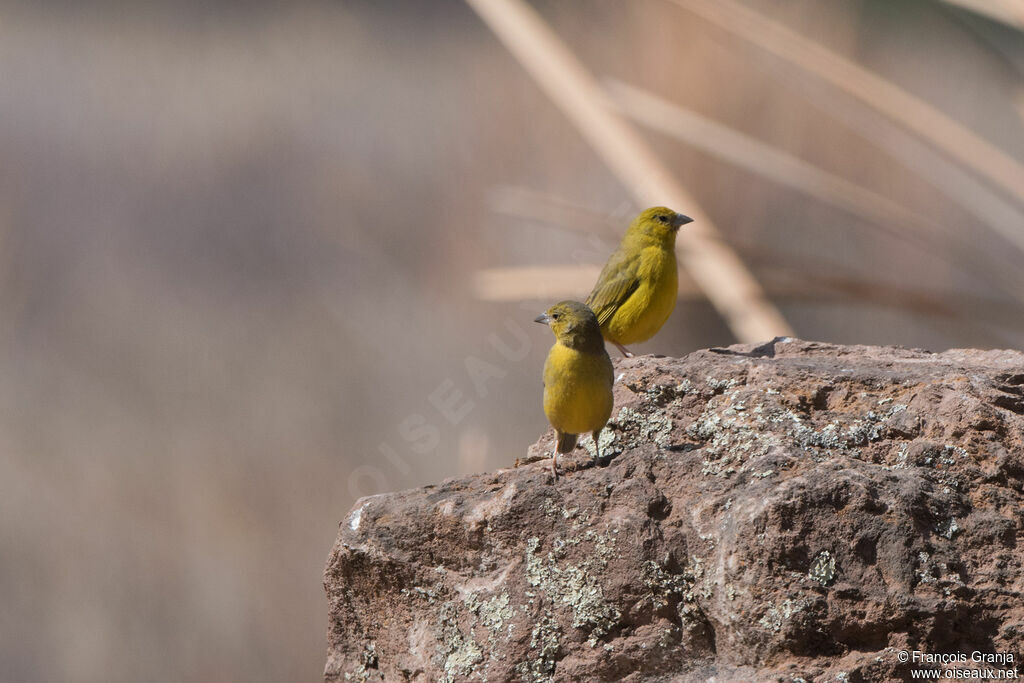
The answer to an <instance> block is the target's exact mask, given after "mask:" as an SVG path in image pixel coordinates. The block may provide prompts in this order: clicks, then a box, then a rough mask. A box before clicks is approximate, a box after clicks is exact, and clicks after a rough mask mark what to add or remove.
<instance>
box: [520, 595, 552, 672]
mask: <svg viewBox="0 0 1024 683" xmlns="http://www.w3.org/2000/svg"><path fill="white" fill-rule="evenodd" d="M561 635H562V629H561V627H560V626H559V625H558V622H557V621H555V618H554V617H553V616H552V614H551V612H550V611H545V612H544V614H543V615H542V616H541V618H540V621H538V622H537V624H536V626H534V627H533V631H532V632H531V634H530V652H531V653H532V652H535V653H536V656H531V658H530V659H529V660H527V661H525V662H520V663H519V664H517V665H516V673H518V674H519V678H520V680H522V681H524V682H525V683H546V682H547V681H552V680H554V673H555V662H557V661H558V651H559V649H560V648H561V645H559V643H558V638H559V636H561Z"/></svg>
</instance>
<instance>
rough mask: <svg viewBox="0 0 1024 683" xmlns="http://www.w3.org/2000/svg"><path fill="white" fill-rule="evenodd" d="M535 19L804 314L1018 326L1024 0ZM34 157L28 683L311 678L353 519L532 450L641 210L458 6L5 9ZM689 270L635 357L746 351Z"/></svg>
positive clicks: (14, 508) (6, 414) (899, 336)
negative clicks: (388, 499) (574, 346)
mask: <svg viewBox="0 0 1024 683" xmlns="http://www.w3.org/2000/svg"><path fill="white" fill-rule="evenodd" d="M972 6H973V9H972ZM533 7H534V8H535V9H536V10H537V11H538V12H539V14H540V16H541V17H543V19H544V21H545V22H547V23H548V24H549V25H550V27H551V28H552V29H553V31H554V32H555V34H556V35H557V36H558V39H559V40H561V41H564V43H565V45H566V46H567V48H568V49H569V50H570V51H571V53H572V54H574V55H575V57H576V58H578V59H579V60H580V61H581V62H582V63H583V64H584V65H585V66H586V69H587V70H588V71H589V72H590V74H591V75H592V76H593V77H594V78H595V79H597V81H598V82H599V83H600V84H601V87H602V88H605V89H606V90H607V92H608V93H610V97H611V100H612V101H613V102H614V103H615V107H616V108H617V111H619V113H620V115H621V116H623V120H625V121H626V122H627V124H628V125H629V126H631V127H633V128H634V129H635V130H636V131H637V132H638V133H639V134H640V136H641V138H642V140H643V141H644V142H645V143H646V144H649V145H650V147H651V149H652V150H653V152H654V154H655V155H656V157H657V159H659V160H660V162H661V163H663V164H665V165H666V166H667V168H668V170H669V171H670V172H671V174H672V176H673V177H674V178H675V180H676V181H678V183H680V184H681V185H682V186H683V187H685V189H686V190H687V191H688V192H689V193H691V195H692V197H693V199H694V202H695V203H699V208H700V210H702V211H703V212H705V213H706V214H707V215H708V216H709V217H711V219H713V221H714V224H715V225H716V226H717V227H718V229H719V230H720V231H721V233H722V235H723V238H724V240H725V242H726V243H727V244H728V245H729V246H730V247H731V248H732V249H733V250H735V252H736V253H737V254H738V255H739V256H740V258H741V259H742V260H743V262H744V263H745V264H746V265H747V266H748V267H749V268H750V270H751V272H752V274H753V275H754V277H755V278H756V280H757V281H758V282H759V283H760V284H761V286H762V287H763V288H764V289H765V291H766V292H767V295H768V297H769V299H770V300H771V301H772V302H773V303H774V304H775V305H776V306H777V307H778V309H779V311H780V312H781V314H782V315H783V316H784V317H785V319H786V321H787V322H788V323H789V325H790V326H791V327H792V328H793V329H794V330H795V332H796V333H797V334H798V335H799V336H800V337H802V338H806V339H817V340H827V341H833V342H841V343H866V344H902V345H907V346H918V347H926V348H930V349H933V350H941V349H945V348H948V347H962V346H972V347H982V348H991V347H1015V348H1020V347H1021V346H1024V315H1022V311H1024V305H1022V302H1024V285H1022V282H1024V277H1022V276H1024V273H1022V269H1021V264H1022V263H1024V260H1022V254H1024V251H1022V250H1024V191H1022V189H1021V187H1022V185H1021V180H1020V179H1021V168H1022V166H1021V165H1022V164H1024V118H1022V117H1024V77H1022V73H1024V40H1022V39H1021V26H1022V24H1024V3H1021V2H1018V1H1017V0H1003V1H1002V2H995V1H993V2H991V3H974V2H968V1H967V0H959V1H958V2H955V3H953V2H941V1H938V0H900V1H898V2H896V1H893V0H863V1H854V0H848V1H844V2H829V3H821V2H816V1H814V0H746V1H745V2H725V1H724V0H723V1H722V2H721V3H717V2H712V3H708V2H706V1H697V0H693V1H692V2H691V1H690V0H685V1H684V0H680V1H678V2H674V1H671V0H637V1H633V2H620V1H617V0H614V1H613V0H602V1H600V2H590V3H586V5H585V6H584V5H582V4H580V3H569V2H549V1H545V2H536V3H534V4H533ZM978 10H980V12H981V13H978ZM765 22H768V23H765ZM851 68H852V69H853V71H850V69H851ZM908 98H909V99H908ZM908 103H913V106H911V104H908ZM935 117H938V118H935ZM0 159H2V163H0V378H2V382H0V558H2V559H0V600H2V605H3V606H2V609H0V679H2V680H5V681H72V680H73V681H86V682H89V681H136V680H160V681H183V680H217V681H299V680H315V679H317V678H318V677H319V676H320V674H321V671H322V668H323V658H324V647H325V640H324V632H325V629H326V601H325V598H324V595H323V590H322V586H321V572H322V568H323V564H324V561H325V558H326V556H327V554H328V552H329V550H330V548H331V544H332V543H333V540H334V538H335V535H336V531H337V524H338V523H339V521H341V520H343V519H344V518H345V516H346V514H347V512H348V511H349V509H350V508H351V506H352V504H353V502H354V501H355V499H356V498H357V497H358V496H361V495H367V494H372V493H377V492H382V491H387V490H394V489H399V488H406V487H411V486H418V485H422V484H425V483H427V482H435V481H439V480H442V479H444V478H447V477H452V476H458V475H463V474H467V473H471V472H479V471H485V470H490V469H495V468H498V467H504V466H508V465H511V464H512V463H513V462H514V461H515V459H516V458H517V457H519V456H521V455H523V454H524V453H525V450H526V448H527V446H528V445H529V444H531V443H533V442H534V441H535V440H536V439H537V437H538V436H539V435H540V433H541V432H542V430H544V429H545V427H546V421H545V419H544V415H543V413H542V410H541V406H540V390H541V389H540V370H541V365H542V363H543V358H544V355H545V353H546V350H547V348H548V347H549V346H550V343H551V338H550V333H549V332H548V330H546V329H544V328H542V327H541V326H539V325H533V324H532V323H531V322H530V321H531V320H532V318H533V317H534V316H535V315H537V314H538V313H539V312H540V311H542V310H543V309H544V308H546V307H547V306H548V305H550V304H551V303H552V302H553V301H555V300H558V299H561V298H567V297H570V296H571V297H573V298H581V299H582V298H584V297H585V296H586V294H587V292H588V291H589V288H590V284H591V282H592V279H591V280H589V281H588V278H591V277H592V275H590V274H591V273H596V270H595V269H596V267H598V266H600V264H602V263H603V262H604V260H605V258H606V257H607V256H608V254H609V253H610V252H611V250H612V249H613V247H614V246H615V244H616V242H617V240H618V239H619V237H620V236H621V234H622V232H623V230H624V229H625V226H626V225H627V223H628V221H629V220H630V218H631V217H632V215H634V214H635V213H636V212H637V211H638V210H639V209H640V208H643V207H642V206H639V205H638V202H637V200H636V199H635V198H634V197H633V196H632V195H631V194H630V193H629V191H628V190H627V189H626V187H627V183H625V182H624V181H623V179H622V178H620V177H617V176H616V175H614V174H613V173H612V172H610V171H609V170H608V167H607V166H606V165H605V164H604V163H603V161H602V159H601V157H600V156H599V155H598V154H596V153H595V151H594V149H593V148H592V147H591V146H590V144H588V142H587V140H586V139H585V138H584V137H583V136H582V135H580V133H579V131H578V130H577V129H576V128H575V127H574V124H573V123H571V122H570V120H569V119H568V118H566V116H564V115H563V113H562V112H561V111H560V110H559V109H558V108H557V107H556V106H555V105H554V104H552V101H551V100H550V99H549V98H548V97H547V96H546V95H545V93H544V91H543V90H541V89H540V88H539V87H538V86H537V84H536V83H535V82H534V81H533V79H532V78H531V76H530V75H529V74H528V72H527V71H525V70H524V69H523V68H522V66H521V65H520V64H519V63H518V62H517V61H516V59H515V58H514V57H513V56H511V54H510V53H509V52H508V51H507V50H506V49H505V47H503V45H502V43H501V42H499V41H498V40H497V39H496V37H495V35H494V33H492V32H491V30H490V29H489V28H488V26H487V25H486V24H485V23H484V22H482V21H481V20H480V18H479V17H478V16H477V15H476V14H475V13H474V11H473V10H472V9H471V8H470V7H469V6H468V5H466V4H464V3H461V2H455V1H454V0H452V1H447V0H446V1H443V2H442V1H435V2H431V3H421V2H412V1H407V2H397V1H395V2H371V1H370V0H366V1H365V2H356V1H345V2H340V1H336V2H326V1H325V2H292V3H270V2H248V3H241V2H224V3H201V2H194V1H193V2H175V3H171V2H167V3H130V2H116V1H114V0H111V1H109V2H91V3H90V2H85V3H79V2H49V3H36V2H9V1H8V2H0ZM673 208H676V209H678V210H680V211H683V212H686V213H690V212H691V210H693V209H695V208H696V207H688V206H677V207H673ZM681 289H682V291H681V296H680V303H679V306H678V309H677V310H676V312H675V314H674V315H673V317H672V318H671V320H670V321H669V323H668V324H667V325H666V327H665V328H664V329H663V330H662V331H661V333H660V334H659V335H658V336H657V337H655V338H654V339H653V340H651V341H650V342H648V343H646V344H643V345H640V346H638V347H637V348H636V349H634V350H636V351H638V352H643V353H662V354H667V355H682V354H685V353H688V352H690V351H693V350H695V349H698V348H702V347H707V346H710V345H723V344H729V343H733V342H734V341H735V337H734V336H733V334H732V332H731V331H730V328H729V327H728V326H727V325H726V324H725V323H724V322H723V320H722V318H721V317H720V316H719V315H718V314H717V313H716V311H715V309H714V308H713V307H712V305H710V304H709V303H708V300H707V298H706V297H705V296H704V295H703V293H702V291H701V289H700V288H699V287H697V286H696V285H695V284H694V283H693V282H692V281H691V280H689V279H688V278H686V277H684V278H683V281H682V283H681ZM613 355H617V354H614V353H613Z"/></svg>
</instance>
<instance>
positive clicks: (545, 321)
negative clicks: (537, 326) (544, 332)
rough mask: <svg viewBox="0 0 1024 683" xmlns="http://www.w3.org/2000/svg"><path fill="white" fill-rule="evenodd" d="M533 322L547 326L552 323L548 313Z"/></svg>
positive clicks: (542, 314)
mask: <svg viewBox="0 0 1024 683" xmlns="http://www.w3.org/2000/svg"><path fill="white" fill-rule="evenodd" d="M533 322H535V323H542V324H544V325H547V324H548V323H549V322H551V316H550V315H548V314H547V313H541V314H540V315H538V316H537V317H536V318H534V319H533Z"/></svg>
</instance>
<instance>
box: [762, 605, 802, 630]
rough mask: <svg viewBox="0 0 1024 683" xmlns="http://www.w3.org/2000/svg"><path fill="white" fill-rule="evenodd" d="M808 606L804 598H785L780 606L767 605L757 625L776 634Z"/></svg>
mask: <svg viewBox="0 0 1024 683" xmlns="http://www.w3.org/2000/svg"><path fill="white" fill-rule="evenodd" d="M809 604H810V603H809V602H808V601H807V600H806V599H804V598H800V599H799V600H790V599H789V598H786V599H785V600H783V601H782V604H781V605H769V606H768V609H767V610H765V613H764V615H763V616H762V617H761V618H760V619H759V620H758V622H757V623H759V624H760V625H761V626H763V627H764V628H766V629H767V630H769V631H771V632H773V633H778V632H779V631H781V630H782V626H783V625H784V624H785V623H786V622H787V621H789V620H790V618H791V617H792V616H793V615H794V614H797V613H798V612H802V611H803V610H804V609H806V608H807V606H808V605H809Z"/></svg>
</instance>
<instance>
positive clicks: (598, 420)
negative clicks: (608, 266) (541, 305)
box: [535, 301, 615, 479]
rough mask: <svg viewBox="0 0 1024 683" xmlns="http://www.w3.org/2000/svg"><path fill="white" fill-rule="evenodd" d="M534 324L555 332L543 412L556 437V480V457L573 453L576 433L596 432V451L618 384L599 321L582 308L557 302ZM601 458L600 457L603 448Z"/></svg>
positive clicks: (553, 460)
mask: <svg viewBox="0 0 1024 683" xmlns="http://www.w3.org/2000/svg"><path fill="white" fill-rule="evenodd" d="M535 322H538V323H545V324H547V325H548V326H549V327H550V328H551V331H552V332H554V334H555V345H554V346H552V347H551V351H549V352H548V359H547V361H546V362H545V363H544V414H545V415H547V417H548V421H549V422H550V423H551V426H552V427H554V428H555V433H556V434H557V443H556V444H555V454H554V456H553V457H552V458H551V470H552V472H553V473H554V476H555V478H556V479H557V478H558V454H559V453H569V452H571V451H572V450H573V449H574V448H575V447H576V437H577V435H579V434H582V433H584V432H591V433H593V435H594V446H595V447H597V444H598V438H599V437H600V435H601V430H602V429H603V428H604V426H605V424H607V423H608V418H609V416H611V414H612V384H613V383H614V381H615V380H614V375H613V371H612V360H611V358H609V357H608V352H607V351H605V348H604V340H603V339H602V338H601V327H600V326H599V325H598V323H597V317H596V316H595V315H594V312H593V311H591V310H590V309H589V308H587V307H586V306H585V305H584V304H581V303H580V302H578V301H563V302H561V303H557V304H555V305H554V306H552V307H551V308H549V309H548V310H547V311H545V312H544V313H543V314H541V315H539V316H537V318H536V319H535ZM597 456H598V457H601V451H600V448H599V447H598V451H597Z"/></svg>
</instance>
